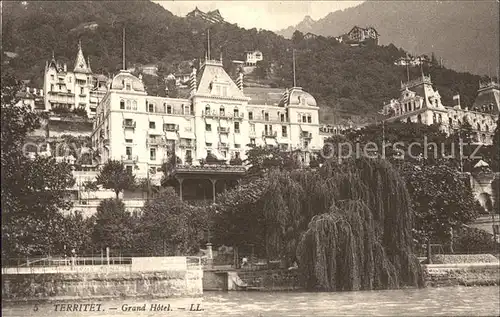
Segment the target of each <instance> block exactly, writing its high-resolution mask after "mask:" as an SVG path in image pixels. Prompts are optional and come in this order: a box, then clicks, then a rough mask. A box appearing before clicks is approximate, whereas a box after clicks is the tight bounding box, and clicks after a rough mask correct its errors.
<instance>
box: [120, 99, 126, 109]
mask: <svg viewBox="0 0 500 317" xmlns="http://www.w3.org/2000/svg"><path fill="white" fill-rule="evenodd" d="M120 109H125V101H124V100H123V99H122V100H120Z"/></svg>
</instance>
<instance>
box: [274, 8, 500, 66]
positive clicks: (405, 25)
mask: <svg viewBox="0 0 500 317" xmlns="http://www.w3.org/2000/svg"><path fill="white" fill-rule="evenodd" d="M499 10H500V5H499V2H498V1H494V0H487V1H367V2H365V3H362V4H360V5H359V6H356V7H353V8H349V9H346V10H343V11H336V12H332V13H329V14H328V15H327V16H326V17H324V18H323V19H320V20H318V21H315V22H314V21H313V22H311V20H310V18H308V17H306V18H305V20H307V21H306V22H307V23H302V22H301V23H299V24H298V25H297V26H293V27H289V28H287V29H285V30H282V31H280V32H277V33H278V34H281V35H283V36H285V37H287V38H291V36H292V34H293V32H294V31H295V30H296V29H298V30H299V31H301V32H303V33H306V32H312V33H315V34H318V35H323V36H339V35H341V34H344V33H346V32H348V31H349V30H350V29H351V28H352V27H353V26H354V25H358V26H362V27H364V26H367V25H373V26H374V27H375V28H376V29H377V31H378V32H379V33H380V34H381V38H380V43H381V44H386V45H387V44H389V43H393V44H394V45H396V46H397V47H402V48H404V49H405V50H407V51H409V52H412V53H415V54H423V53H425V54H429V55H430V53H431V52H434V53H435V54H436V55H437V56H440V57H442V58H443V59H444V63H445V65H446V66H447V67H450V68H453V69H457V70H460V71H469V72H472V73H475V74H483V75H484V74H495V73H496V69H498V67H499Z"/></svg>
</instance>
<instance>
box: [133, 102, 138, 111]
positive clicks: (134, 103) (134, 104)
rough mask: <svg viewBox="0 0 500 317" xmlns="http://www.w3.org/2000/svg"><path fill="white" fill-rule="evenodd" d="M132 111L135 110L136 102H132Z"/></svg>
mask: <svg viewBox="0 0 500 317" xmlns="http://www.w3.org/2000/svg"><path fill="white" fill-rule="evenodd" d="M132 110H137V101H135V100H132Z"/></svg>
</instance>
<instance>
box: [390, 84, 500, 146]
mask: <svg viewBox="0 0 500 317" xmlns="http://www.w3.org/2000/svg"><path fill="white" fill-rule="evenodd" d="M453 100H454V104H453V105H443V103H442V101H441V95H440V94H439V91H437V90H435V89H434V88H433V86H432V81H431V77H430V76H425V75H424V74H422V76H421V77H420V78H417V79H414V80H410V81H408V82H405V83H403V82H401V89H400V96H399V98H398V99H392V100H390V101H389V102H388V103H386V104H385V105H384V107H383V114H384V115H386V116H388V118H387V119H386V120H387V121H389V122H390V121H395V120H400V121H405V122H419V123H423V124H427V125H431V124H440V125H441V128H442V129H443V131H444V132H446V133H448V134H450V133H453V132H454V131H455V130H457V129H458V128H459V127H460V125H461V124H462V123H464V122H468V123H469V124H470V125H471V126H472V129H473V131H474V132H475V133H476V139H475V141H476V142H477V143H481V144H491V143H492V141H493V133H494V131H495V128H496V122H497V118H498V113H499V109H500V95H499V86H498V83H495V82H493V81H489V82H486V83H480V84H479V90H478V95H477V97H476V99H475V101H474V104H473V105H472V106H465V107H464V106H463V105H461V104H460V95H455V96H454V98H453Z"/></svg>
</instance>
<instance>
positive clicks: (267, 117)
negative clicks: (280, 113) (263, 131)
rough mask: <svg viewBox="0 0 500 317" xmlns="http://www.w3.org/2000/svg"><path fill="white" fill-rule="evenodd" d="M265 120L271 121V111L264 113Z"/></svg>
mask: <svg viewBox="0 0 500 317" xmlns="http://www.w3.org/2000/svg"><path fill="white" fill-rule="evenodd" d="M264 120H266V121H269V113H267V112H266V113H265V114H264Z"/></svg>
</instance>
